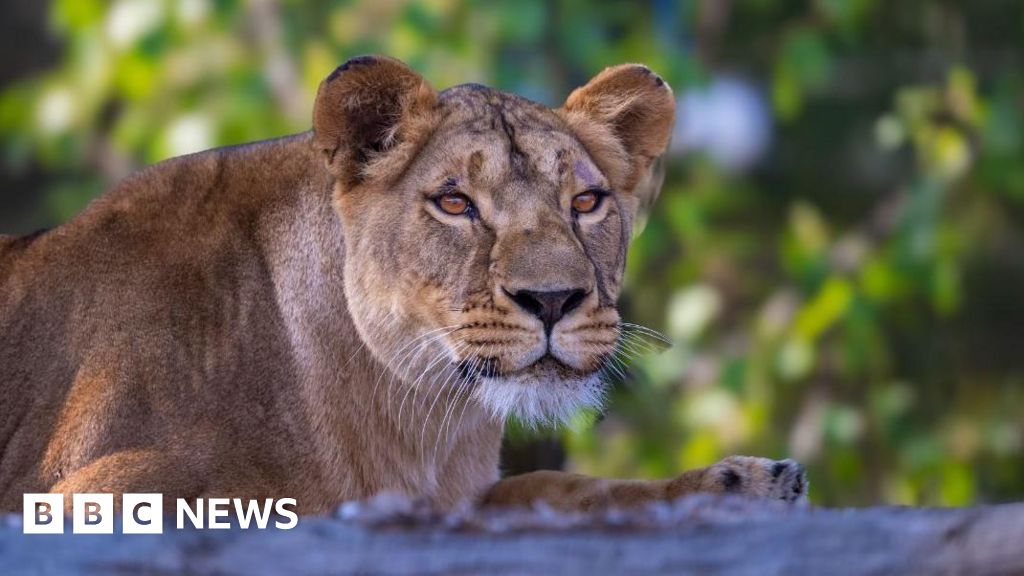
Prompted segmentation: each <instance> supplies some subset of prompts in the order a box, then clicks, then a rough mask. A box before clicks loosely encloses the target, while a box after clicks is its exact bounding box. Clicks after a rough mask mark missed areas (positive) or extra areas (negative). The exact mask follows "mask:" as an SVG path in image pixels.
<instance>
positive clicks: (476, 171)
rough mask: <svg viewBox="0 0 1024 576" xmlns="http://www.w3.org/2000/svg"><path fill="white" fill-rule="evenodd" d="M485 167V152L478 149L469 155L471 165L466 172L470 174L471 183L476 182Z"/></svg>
mask: <svg viewBox="0 0 1024 576" xmlns="http://www.w3.org/2000/svg"><path fill="white" fill-rule="evenodd" d="M483 167H484V153H483V152H481V151H479V150H477V151H476V152H473V153H472V154H471V155H470V156H469V165H468V166H467V168H466V173H467V175H468V176H469V181H470V183H476V182H477V178H478V176H480V171H481V170H482V169H483Z"/></svg>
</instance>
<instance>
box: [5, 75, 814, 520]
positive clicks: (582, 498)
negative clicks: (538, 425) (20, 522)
mask: <svg viewBox="0 0 1024 576" xmlns="http://www.w3.org/2000/svg"><path fill="white" fill-rule="evenodd" d="M673 113H674V100H673V98H672V94H671V91H670V90H669V89H668V87H667V86H666V85H665V84H664V82H662V81H661V80H660V79H659V78H658V77H657V76H655V75H654V74H653V73H651V72H650V71H649V70H647V69H646V68H644V67H642V66H637V65H627V66H620V67H615V68H611V69H609V70H606V71H605V72H602V73H601V74H600V75H598V76H597V78H595V80H594V81H593V82H591V83H590V84H588V85H587V86H586V87H584V88H581V89H579V90H577V91H576V92H574V93H573V94H572V95H571V96H570V98H569V99H568V101H567V102H566V104H565V106H564V107H563V108H561V109H559V110H549V109H547V108H544V107H542V106H539V105H537V104H534V103H532V102H529V101H527V100H524V99H521V98H518V97H515V96H512V95H508V94H503V93H500V92H496V91H493V90H490V89H487V88H484V87H480V86H460V87H456V88H452V89H449V90H447V91H445V92H442V93H440V94H438V93H436V92H434V90H433V89H432V88H430V87H429V85H428V84H427V83H426V82H425V81H424V80H423V79H422V78H420V77H419V76H418V75H417V74H415V72H413V71H412V70H410V69H409V68H408V67H406V66H405V65H404V64H402V63H400V62H398V61H396V60H392V59H389V58H384V57H361V58H356V59H353V60H351V61H349V62H348V63H346V64H345V65H343V66H342V67H340V68H339V69H338V70H337V71H335V73H333V74H332V75H331V76H330V77H328V79H327V80H325V81H324V83H323V84H322V85H321V88H320V92H319V94H318V98H317V103H316V107H315V114H314V131H313V132H312V133H308V134H301V135H297V136H292V137H288V138H282V139H279V140H273V141H268V142H262V143H257V144H252V145H246V146H240V147H234V148H224V149H219V150H212V151H209V152H203V153H200V154H195V155H192V156H187V157H182V158H176V159H173V160H169V161H167V162H163V163H161V164H158V165H156V166H153V167H151V168H148V169H146V170H144V171H142V172H140V173H138V174H136V175H134V176H131V177H129V178H128V179H126V180H125V181H124V182H122V183H120V184H119V185H118V186H116V187H115V188H114V189H113V190H111V191H109V192H107V193H106V194H104V195H103V197H101V198H100V199H99V200H97V201H95V202H94V203H93V204H91V205H90V206H89V207H88V208H87V209H86V210H85V211H84V212H83V213H82V214H81V215H79V216H78V217H76V218H75V219H73V220H72V221H70V222H68V223H67V224H65V225H63V226H61V227H59V228H57V229H56V230H53V231H49V232H46V233H43V234H40V235H36V236H33V237H25V238H0V398H3V403H2V405H0V509H4V510H15V509H19V508H20V506H21V495H22V494H23V493H25V492H44V491H52V492H58V493H65V494H70V493H72V492H97V491H99V492H115V493H121V492H162V493H164V494H165V495H166V496H167V497H168V498H177V497H183V498H195V497H209V496H214V495H220V496H231V497H242V498H245V497H249V498H257V497H292V498H296V499H297V500H298V502H299V508H300V511H301V512H303V513H321V512H326V511H329V510H331V509H332V508H333V507H334V506H336V505H337V504H338V503H339V502H342V501H344V500H348V499H354V498H363V497H367V496H370V495H372V494H374V493H376V492H379V491H383V490H394V491H400V492H403V493H406V494H409V495H413V496H418V497H424V498H427V499H429V500H431V501H433V502H434V503H435V504H437V505H438V506H441V507H450V506H453V505H455V504H457V503H459V502H463V501H467V500H474V499H478V498H485V500H486V501H487V502H491V503H503V502H504V503H519V502H528V501H531V500H533V499H536V498H549V499H554V500H555V501H556V504H559V505H561V506H563V507H590V506H593V505H595V503H597V504H601V505H604V504H616V503H618V504H632V503H636V502H639V501H643V500H649V499H659V498H666V497H673V496H676V495H678V494H682V493H685V492H689V491H693V490H720V489H725V488H723V487H725V486H726V484H728V487H729V488H730V489H734V490H737V491H739V492H742V493H749V494H758V495H765V496H773V497H786V498H788V497H789V496H788V495H789V494H790V491H791V488H792V487H793V486H794V482H795V481H794V480H792V479H791V478H790V479H789V480H786V478H788V477H789V476H793V477H798V478H802V472H799V471H798V469H797V467H796V466H795V465H794V466H793V467H792V474H790V473H788V472H787V474H784V475H780V474H775V475H771V474H769V476H771V478H772V480H771V481H768V480H765V479H764V478H765V473H766V472H765V471H766V470H769V469H770V468H771V467H772V466H773V465H774V463H772V462H771V461H766V460H762V459H756V460H750V461H749V462H747V461H744V462H745V464H742V465H740V464H737V463H736V462H733V463H731V464H730V463H728V462H727V463H723V464H720V465H719V467H721V466H728V467H729V470H733V472H734V473H735V474H736V475H738V476H740V477H741V478H740V481H739V482H732V483H729V482H725V483H723V482H724V481H723V480H722V474H723V473H722V472H721V470H720V468H714V467H713V468H709V469H706V470H704V471H696V472H691V473H687V474H684V475H683V476H681V477H680V478H679V479H677V480H674V481H663V482H655V483H635V482H626V483H623V484H619V483H616V482H614V481H605V480H599V479H583V478H581V477H578V476H574V475H559V474H556V473H546V474H541V475H531V476H525V477H521V478H517V479H511V480H508V481H504V482H501V483H498V484H497V485H495V481H496V480H497V479H498V451H499V445H500V440H501V432H502V426H503V420H504V418H505V417H506V416H508V415H509V414H512V413H518V414H520V415H521V416H522V417H524V418H526V419H533V420H545V419H550V420H558V419H561V418H565V417H567V415H569V414H571V413H572V411H574V410H575V409H576V408H578V407H580V406H582V405H595V404H596V403H598V402H599V401H600V398H601V394H602V392H603V384H602V382H601V372H600V370H601V368H603V367H604V365H605V363H606V362H607V361H608V357H609V355H610V354H611V353H612V352H613V351H614V349H615V346H616V343H617V340H618V337H619V330H620V328H619V324H618V322H619V317H618V313H617V311H616V309H615V301H616V300H617V298H618V295H619V290H620V287H621V280H622V271H623V267H624V265H625V249H626V246H627V244H628V241H629V238H630V236H631V233H632V229H633V226H634V225H635V223H636V222H637V221H638V219H639V218H640V217H641V215H642V211H643V210H644V209H645V208H646V207H647V206H649V205H650V204H651V203H652V202H653V200H654V197H655V196H656V195H657V189H658V187H659V184H660V180H659V177H658V176H656V175H655V173H654V171H653V170H652V162H653V161H654V159H655V158H657V157H658V156H659V155H660V154H661V153H662V152H663V151H664V149H665V147H666V146H667V142H668V136H669V134H670V132H671V126H672V118H673ZM592 188H600V189H605V190H608V191H609V193H610V194H609V196H608V197H607V198H606V200H605V201H604V203H603V204H602V205H601V207H600V208H599V209H598V210H597V211H595V212H594V213H593V214H584V215H578V216H576V215H573V214H572V213H571V211H570V210H569V209H568V206H569V204H570V202H571V199H572V197H573V196H574V195H575V194H578V193H580V192H582V191H586V190H588V189H592ZM439 190H442V191H443V190H457V191H458V192H461V193H465V194H466V195H467V196H469V197H471V199H472V202H473V203H474V204H475V205H476V207H477V209H478V211H479V212H478V217H476V218H469V217H465V216H449V215H446V214H444V213H442V212H440V211H439V209H438V208H437V207H436V206H435V205H434V204H433V200H431V197H432V196H433V195H436V194H437V193H438V191H439ZM526 290H540V291H553V290H559V291H563V290H564V291H568V290H577V291H578V292H575V293H574V294H577V295H578V298H577V299H576V300H574V306H573V308H572V309H571V310H570V311H568V312H566V314H565V316H564V317H563V318H562V319H561V320H559V321H558V322H557V323H554V324H553V325H550V326H549V329H550V337H549V336H548V335H547V333H546V332H545V329H544V326H543V325H542V322H541V321H540V319H539V316H536V315H535V314H534V313H532V312H529V311H528V309H526V308H524V307H523V306H524V304H523V303H522V294H523V293H525V292H523V291H526ZM567 310H568V308H567ZM786 469H787V470H790V465H788V464H787V465H786ZM730 477H731V476H730ZM779 478H782V479H781V480H780V479H779ZM801 486H802V485H801ZM737 487H738V488H737ZM570 488H571V489H570ZM801 490H802V488H801ZM783 493H784V494H786V495H787V496H782V494H783Z"/></svg>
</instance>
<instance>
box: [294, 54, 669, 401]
mask: <svg viewBox="0 0 1024 576" xmlns="http://www.w3.org/2000/svg"><path fill="white" fill-rule="evenodd" d="M674 112H675V102H674V99H673V96H672V91H671V90H670V89H669V87H668V85H667V84H665V82H663V81H662V79H661V78H659V77H658V76H657V75H655V74H654V73H652V72H651V71H650V70H649V69H648V68H646V67H644V66H640V65H634V64H627V65H622V66H616V67H614V68H609V69H606V70H605V71H603V72H601V73H600V74H599V75H598V76H597V77H595V78H594V79H593V80H591V81H590V82H589V83H588V84H587V85H586V86H584V87H582V88H579V89H577V90H576V91H574V92H573V93H572V94H571V95H570V96H569V98H568V100H567V101H566V102H565V104H564V105H563V106H562V107H561V108H558V109H554V110H553V109H550V108H547V107H545V106H542V105H539V104H536V103H533V102H531V101H529V100H526V99H524V98H521V97H518V96H515V95H511V94H506V93H502V92H499V91H496V90H492V89H490V88H487V87H484V86H479V85H462V86H456V87H454V88H450V89H448V90H445V91H443V92H441V93H437V92H435V91H434V90H433V89H432V88H430V86H429V85H428V84H427V83H426V82H425V81H424V80H423V79H422V78H421V77H420V76H419V75H417V74H416V73H415V72H413V71H412V70H411V69H410V68H408V67H407V66H406V65H404V64H402V63H401V62H398V61H396V60H393V59H390V58H385V57H361V58H355V59H353V60H350V61H349V62H347V63H346V64H344V65H343V66H341V67H339V68H338V69H337V70H336V71H335V72H334V73H332V74H331V75H330V76H329V77H328V78H327V79H326V80H324V82H323V83H322V84H321V86H320V90H319V93H318V96H317V101H316V107H315V113H314V133H315V138H314V142H315V146H316V147H317V149H318V150H319V151H321V152H322V153H323V155H324V158H325V161H326V163H327V167H328V169H329V170H330V171H331V173H332V174H333V175H334V176H335V178H336V179H337V185H336V190H335V208H336V210H337V212H338V214H339V215H340V217H341V220H342V222H343V227H344V234H345V241H346V246H345V250H346V254H345V294H346V296H347V298H348V301H349V310H350V312H351V315H352V317H353V319H354V321H355V323H356V326H357V328H358V329H359V332H360V334H361V336H362V338H363V339H364V341H365V343H366V345H367V346H368V348H369V349H370V350H371V351H372V352H373V354H374V355H375V357H376V358H377V359H378V360H380V361H381V362H382V363H384V365H386V366H387V367H388V368H389V370H390V371H391V377H395V378H396V379H398V380H400V381H401V382H402V383H403V384H404V385H405V387H406V389H410V387H412V388H417V389H422V390H430V392H428V393H427V395H428V396H430V395H435V396H436V395H437V394H441V393H444V392H445V391H446V390H447V393H448V394H449V395H451V391H452V389H453V387H454V388H456V389H457V390H458V392H459V393H464V394H465V395H466V397H472V398H473V399H475V401H478V402H480V403H482V404H483V405H484V406H485V407H487V408H488V409H489V410H490V411H491V412H492V413H494V414H495V415H496V416H498V417H502V418H503V417H505V416H507V415H509V414H510V413H516V414H517V415H519V416H520V417H522V418H525V419H527V420H558V419H563V418H565V417H567V416H568V415H570V414H571V413H572V412H573V411H574V410H575V409H576V408H579V407H583V406H588V405H594V404H597V403H599V402H600V400H601V397H602V395H603V383H602V381H601V380H602V378H601V371H602V369H603V368H605V367H606V364H607V362H609V359H610V356H611V355H612V354H613V352H614V350H615V347H616V343H617V341H618V339H619V336H620V326H619V314H618V312H617V310H616V300H617V299H618V296H619V291H620V287H621V284H622V274H623V269H624V266H625V257H626V248H627V245H628V243H629V240H630V237H631V234H632V230H633V227H634V224H635V222H636V221H637V219H638V216H639V215H640V214H641V213H642V212H643V210H644V209H645V208H646V207H648V206H649V205H650V204H651V203H652V202H653V200H654V197H655V196H656V194H657V191H658V188H659V187H660V178H659V177H658V176H657V175H655V174H654V172H655V171H654V170H653V165H654V163H655V161H656V159H657V158H658V157H659V156H660V155H661V154H662V153H663V152H664V151H665V148H666V146H667V144H668V140H669V136H670V132H671V130H672V124H673V118H674ZM395 398H396V401H397V398H398V396H396V397H395Z"/></svg>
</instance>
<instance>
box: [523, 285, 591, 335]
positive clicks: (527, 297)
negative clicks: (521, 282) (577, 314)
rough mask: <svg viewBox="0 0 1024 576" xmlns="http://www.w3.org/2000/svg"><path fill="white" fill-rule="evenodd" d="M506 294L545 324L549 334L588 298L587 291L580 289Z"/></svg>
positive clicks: (545, 330) (524, 291) (526, 291)
mask: <svg viewBox="0 0 1024 576" xmlns="http://www.w3.org/2000/svg"><path fill="white" fill-rule="evenodd" d="M505 294H507V295H508V297H509V298H511V299H512V301H513V302H515V303H516V304H518V305H519V307H520V308H522V309H523V310H526V311H527V312H529V313H530V314H533V315H534V316H536V317H537V318H540V321H541V322H543V323H544V332H546V333H548V334H550V333H551V328H552V327H553V326H554V325H555V324H556V323H557V322H558V321H559V320H561V319H562V317H563V316H565V315H566V314H568V313H569V312H572V311H573V310H575V309H576V308H577V307H579V305H580V304H581V303H582V302H583V299H584V298H586V297H587V291H586V290H582V289H580V288H575V289H572V290H555V291H548V292H541V291H537V290H519V291H516V292H509V291H508V290H505Z"/></svg>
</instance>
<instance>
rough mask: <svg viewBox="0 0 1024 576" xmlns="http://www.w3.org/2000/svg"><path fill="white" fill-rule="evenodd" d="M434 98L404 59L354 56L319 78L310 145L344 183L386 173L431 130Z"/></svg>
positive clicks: (350, 183)
mask: <svg viewBox="0 0 1024 576" xmlns="http://www.w3.org/2000/svg"><path fill="white" fill-rule="evenodd" d="M436 103H437V95H436V93H435V92H434V90H433V88H431V87H430V85H428V84H427V82H426V81H425V80H424V79H423V78H422V77H420V75H419V74H417V73H416V72H414V71H413V70H412V69H411V68H409V67H408V66H406V65H405V64H403V63H402V62H400V61H398V60H395V59H394V58H388V57H386V56H359V57H357V58H352V59H351V60H349V61H348V62H345V63H344V64H342V65H341V66H339V67H338V68H337V69H336V70H335V71H334V72H332V73H331V75H330V76H328V77H327V78H326V79H325V80H324V81H323V82H321V83H320V88H319V90H318V91H317V95H316V104H315V105H314V108H313V133H314V138H313V143H314V146H315V147H316V149H317V150H319V151H321V152H322V153H323V156H324V160H325V162H326V164H327V168H328V170H330V172H331V173H332V174H333V175H334V176H335V177H336V178H338V179H339V180H340V181H341V182H342V183H343V184H345V185H346V186H350V185H353V184H357V183H359V182H361V181H363V180H365V179H368V178H375V177H382V176H386V175H387V172H389V169H394V168H397V167H401V166H404V161H408V160H409V159H410V158H411V157H412V154H413V153H414V152H415V150H412V148H414V147H417V146H418V145H419V144H420V143H421V141H422V139H423V138H424V137H425V136H426V135H427V134H428V133H429V131H430V128H431V127H432V119H433V111H434V109H435V108H436ZM390 171H394V170H390Z"/></svg>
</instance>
